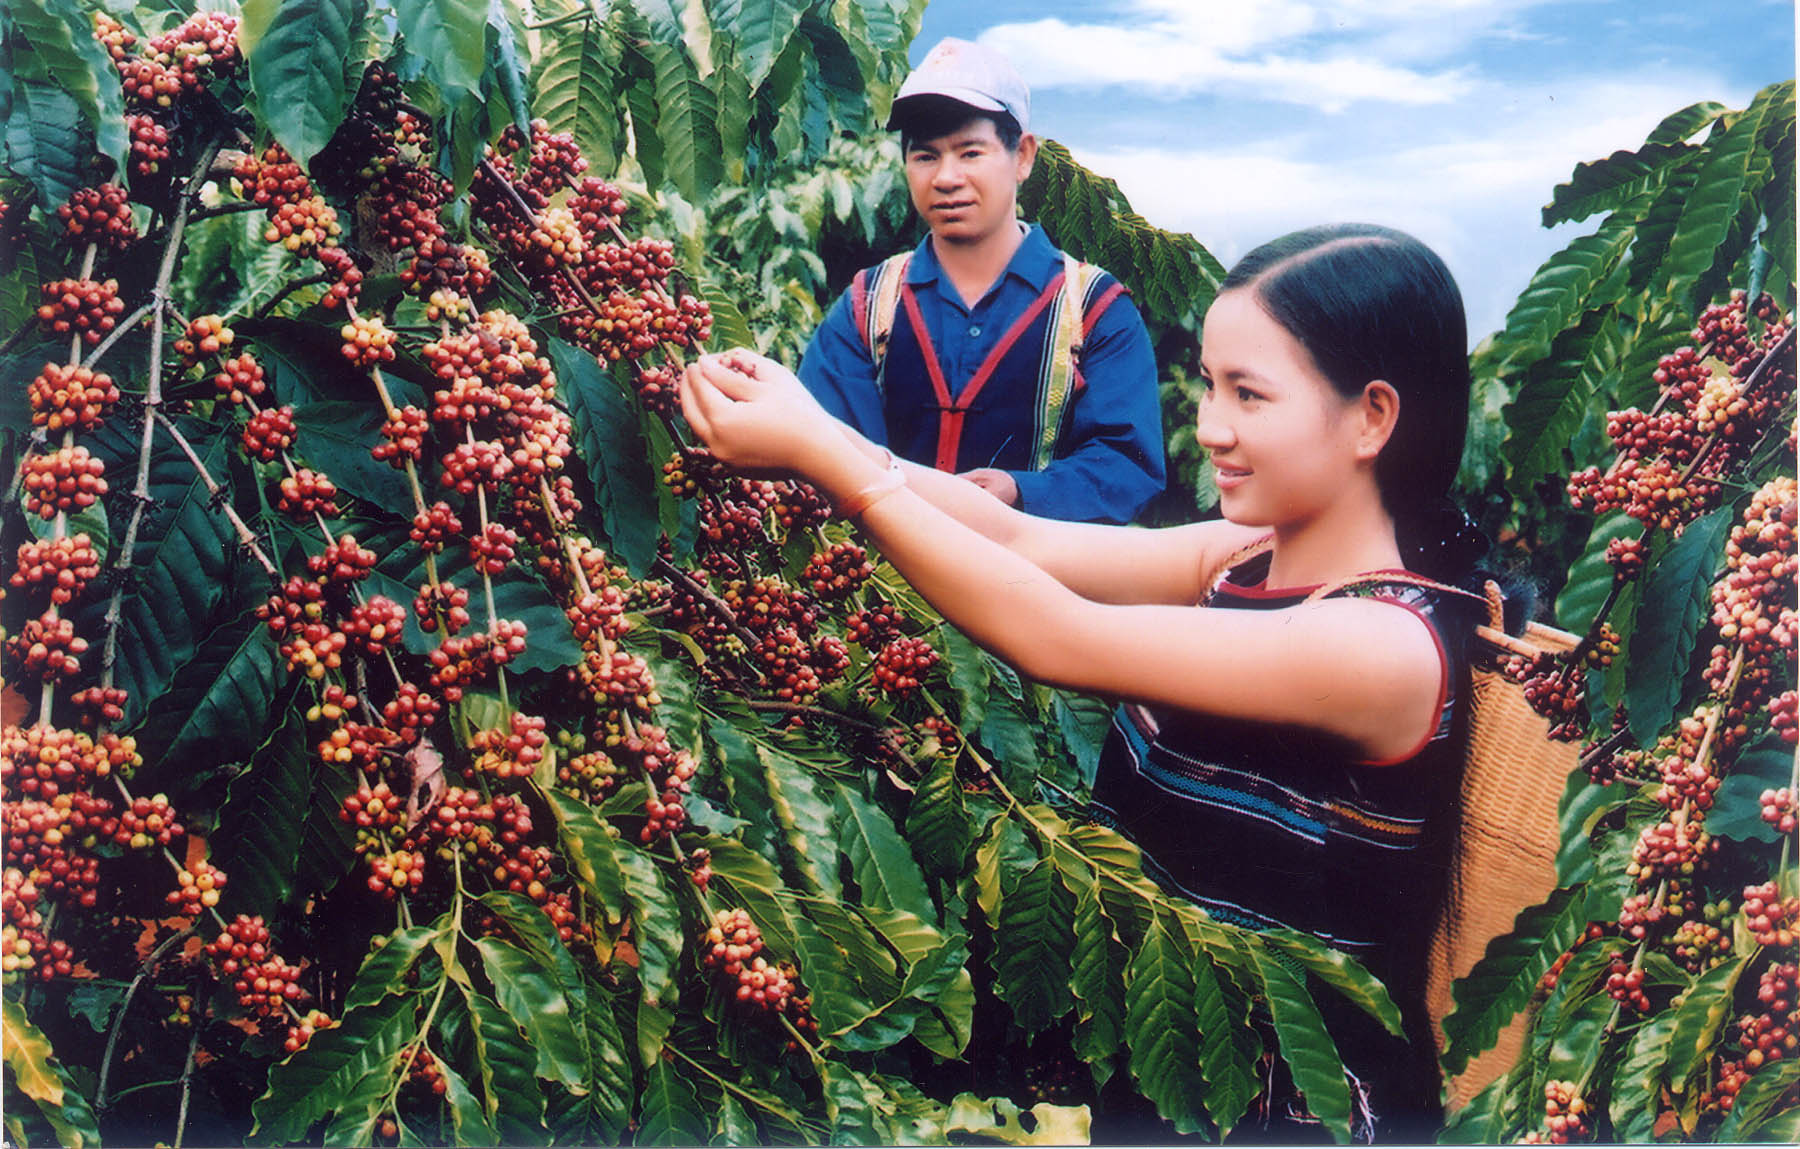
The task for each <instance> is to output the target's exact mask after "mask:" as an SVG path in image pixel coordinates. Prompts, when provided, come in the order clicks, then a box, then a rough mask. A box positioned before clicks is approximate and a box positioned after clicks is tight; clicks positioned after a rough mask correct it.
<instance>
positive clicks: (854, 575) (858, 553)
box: [800, 542, 875, 601]
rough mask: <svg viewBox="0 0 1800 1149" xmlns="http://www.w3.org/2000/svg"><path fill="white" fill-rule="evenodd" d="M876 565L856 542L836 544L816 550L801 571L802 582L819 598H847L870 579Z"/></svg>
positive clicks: (829, 599) (830, 599) (827, 599)
mask: <svg viewBox="0 0 1800 1149" xmlns="http://www.w3.org/2000/svg"><path fill="white" fill-rule="evenodd" d="M874 573H875V568H874V567H873V566H871V565H870V564H869V557H868V554H867V553H866V552H865V551H864V550H863V549H862V548H861V547H859V546H857V545H856V544H855V543H849V542H845V543H833V544H831V546H829V547H827V548H826V549H825V550H823V551H819V552H816V553H814V555H813V556H812V557H811V558H810V559H808V560H807V562H806V568H805V569H804V570H802V571H801V572H800V583H801V585H802V586H805V587H806V588H808V589H809V590H811V591H812V593H813V594H814V595H816V596H817V597H818V598H820V599H824V600H826V601H833V600H837V599H843V598H848V597H849V596H850V595H852V594H855V593H856V592H857V591H858V590H860V589H861V588H862V585H863V584H864V583H866V582H868V581H869V576H871V575H873V574H874Z"/></svg>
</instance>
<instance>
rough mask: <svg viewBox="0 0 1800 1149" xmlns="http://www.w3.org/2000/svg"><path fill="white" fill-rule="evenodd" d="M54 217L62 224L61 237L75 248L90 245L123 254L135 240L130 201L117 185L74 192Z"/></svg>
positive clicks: (134, 223) (136, 239)
mask: <svg viewBox="0 0 1800 1149" xmlns="http://www.w3.org/2000/svg"><path fill="white" fill-rule="evenodd" d="M56 218H57V219H58V220H60V221H61V222H62V225H63V235H64V237H65V238H66V239H67V240H68V241H69V245H70V246H71V247H74V248H82V247H86V246H87V245H88V244H90V243H92V244H99V245H100V246H101V247H103V248H107V249H109V250H112V251H123V250H125V249H126V248H128V247H130V246H131V245H132V244H134V243H136V242H137V241H138V231H137V223H136V221H134V220H133V219H132V218H131V203H130V200H129V198H128V197H127V195H126V192H125V189H124V188H122V187H120V186H119V185H118V184H101V185H100V186H99V187H91V188H78V189H76V190H75V191H74V192H73V193H71V194H70V196H69V198H68V200H67V201H65V202H64V203H63V205H62V206H61V207H59V208H57V209H56Z"/></svg>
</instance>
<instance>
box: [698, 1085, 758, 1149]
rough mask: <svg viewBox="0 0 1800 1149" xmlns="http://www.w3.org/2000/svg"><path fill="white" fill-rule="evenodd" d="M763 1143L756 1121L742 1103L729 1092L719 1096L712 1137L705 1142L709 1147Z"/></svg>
mask: <svg viewBox="0 0 1800 1149" xmlns="http://www.w3.org/2000/svg"><path fill="white" fill-rule="evenodd" d="M762 1142H763V1136H762V1131H761V1130H759V1129H757V1127H756V1119H755V1118H754V1117H752V1116H750V1111H749V1110H747V1109H745V1108H744V1103H743V1102H741V1101H739V1100H738V1099H737V1098H736V1097H733V1096H732V1095H731V1094H730V1093H729V1092H724V1093H721V1094H720V1095H719V1119H718V1121H717V1122H715V1123H714V1126H713V1135H712V1137H711V1139H710V1140H709V1141H708V1142H707V1144H709V1145H757V1144H761V1143H762Z"/></svg>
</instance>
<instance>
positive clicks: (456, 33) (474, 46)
mask: <svg viewBox="0 0 1800 1149" xmlns="http://www.w3.org/2000/svg"><path fill="white" fill-rule="evenodd" d="M487 14H488V9H487V5H486V4H485V3H484V2H483V0H394V18H395V22H396V23H397V24H398V25H399V32H400V34H401V35H402V36H404V37H405V38H406V48H407V51H408V52H409V53H410V54H412V55H413V56H416V57H417V58H418V59H419V60H421V61H422V62H423V63H424V65H425V75H426V76H428V77H430V78H431V79H432V80H433V81H434V82H436V84H437V86H438V87H439V88H440V89H441V90H443V91H444V92H445V93H446V94H447V95H451V96H456V95H474V94H475V93H476V92H477V91H478V90H479V85H480V83H481V73H482V68H483V66H484V65H485V64H486V63H487Z"/></svg>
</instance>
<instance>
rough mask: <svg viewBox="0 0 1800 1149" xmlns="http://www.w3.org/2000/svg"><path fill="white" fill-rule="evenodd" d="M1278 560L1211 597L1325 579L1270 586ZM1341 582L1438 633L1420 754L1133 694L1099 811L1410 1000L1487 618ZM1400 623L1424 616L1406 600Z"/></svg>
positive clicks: (1113, 741) (1416, 595)
mask: <svg viewBox="0 0 1800 1149" xmlns="http://www.w3.org/2000/svg"><path fill="white" fill-rule="evenodd" d="M1268 562H1269V556H1268V555H1267V554H1264V555H1260V556H1257V557H1256V558H1253V559H1250V560H1249V561H1248V562H1246V563H1244V564H1242V565H1241V566H1239V567H1237V568H1236V569H1234V570H1233V571H1231V572H1230V573H1229V574H1228V575H1227V576H1226V578H1224V579H1223V580H1221V582H1220V583H1219V585H1218V586H1217V587H1216V588H1215V589H1214V590H1213V592H1212V593H1211V595H1210V596H1209V597H1208V599H1207V600H1206V605H1207V606H1208V607H1210V608H1215V609H1228V610H1278V609H1281V608H1283V607H1289V606H1293V605H1296V604H1298V603H1300V602H1303V601H1305V599H1306V598H1307V596H1308V594H1309V593H1311V591H1312V590H1314V589H1316V588H1313V587H1294V588H1269V587H1266V586H1265V585H1263V581H1262V580H1263V579H1264V577H1265V576H1266V573H1267V570H1268ZM1376 578H1377V579H1378V576H1376ZM1334 595H1343V596H1350V595H1354V596H1358V597H1368V598H1375V599H1379V600H1381V601H1384V602H1390V603H1392V604H1394V605H1395V606H1396V607H1397V608H1401V609H1404V610H1406V611H1408V612H1410V613H1412V614H1413V615H1414V616H1416V617H1417V618H1419V619H1421V620H1423V621H1424V622H1425V623H1426V624H1427V625H1428V626H1430V627H1431V630H1432V633H1433V635H1434V637H1435V638H1436V639H1437V645H1438V650H1439V653H1440V655H1441V656H1442V659H1443V664H1442V665H1443V678H1442V686H1441V687H1440V699H1441V718H1440V721H1439V723H1438V726H1437V728H1436V729H1435V730H1433V731H1432V732H1431V734H1430V735H1429V736H1428V737H1427V738H1426V740H1425V741H1424V742H1423V743H1422V744H1421V745H1420V746H1419V747H1418V748H1417V749H1416V750H1415V751H1414V752H1413V753H1412V754H1410V755H1408V756H1406V757H1404V758H1402V759H1400V760H1397V761H1394V762H1388V763H1373V762H1368V761H1366V760H1360V759H1358V757H1357V756H1356V753H1355V751H1354V749H1353V748H1352V747H1351V746H1349V745H1348V743H1346V742H1345V741H1344V740H1342V739H1340V738H1337V737H1334V736H1332V735H1329V734H1326V733H1323V732H1320V731H1316V730H1309V729H1305V728H1301V727H1293V726H1281V725H1273V724H1269V723H1263V722H1251V721H1245V720H1241V719H1232V718H1225V717H1218V716H1213V715H1203V714H1196V713H1192V712H1188V711H1179V710H1165V709H1152V708H1147V707H1143V706H1138V705H1125V706H1121V707H1119V708H1118V710H1117V711H1116V712H1115V714H1114V716H1113V725H1112V730H1111V731H1110V732H1109V735H1108V738H1107V741H1106V745H1105V748H1104V749H1103V751H1102V753H1101V757H1100V764H1099V769H1098V774H1097V776H1096V778H1095V782H1094V791H1093V801H1092V806H1091V814H1092V816H1093V817H1094V818H1095V820H1096V821H1099V822H1102V823H1104V824H1107V825H1110V826H1112V827H1114V828H1115V829H1117V830H1119V831H1120V832H1121V833H1123V834H1124V835H1125V836H1126V837H1129V838H1131V839H1132V840H1133V841H1134V842H1136V843H1137V844H1138V846H1139V847H1140V848H1141V849H1142V850H1143V852H1144V869H1145V872H1146V873H1148V874H1150V876H1151V877H1153V878H1155V879H1156V880H1157V881H1158V882H1159V883H1161V884H1162V885H1163V887H1164V888H1166V889H1168V890H1170V891H1171V892H1174V893H1179V894H1181V895H1183V896H1184V897H1187V898H1189V899H1191V900H1193V901H1194V902H1196V903H1197V904H1199V905H1200V906H1201V907H1202V908H1204V909H1205V910H1207V911H1208V912H1209V913H1210V914H1211V915H1212V916H1213V917H1214V918H1216V919H1218V920H1220V921H1226V922H1233V923H1236V924H1239V925H1243V926H1248V927H1251V928H1254V929H1268V928H1276V927H1284V926H1285V927H1288V928H1291V929H1295V930H1299V931H1302V932H1304V933H1308V934H1311V935H1313V936H1314V937H1317V938H1319V939H1320V940H1322V941H1325V942H1327V943H1329V944H1331V945H1333V946H1336V947H1338V948H1339V949H1342V950H1344V951H1345V952H1347V953H1349V954H1352V955H1353V956H1355V957H1357V958H1359V959H1361V960H1362V961H1363V962H1364V964H1366V965H1368V966H1369V967H1370V968H1371V970H1372V971H1373V972H1375V973H1376V974H1377V975H1378V976H1381V977H1382V978H1383V979H1384V980H1387V981H1388V982H1389V985H1390V989H1394V990H1395V991H1396V997H1397V998H1413V997H1414V994H1415V991H1416V990H1417V988H1418V987H1417V979H1418V978H1420V977H1421V976H1422V975H1421V974H1420V973H1419V971H1418V970H1417V969H1415V968H1414V965H1415V961H1416V960H1417V959H1419V958H1421V957H1422V951H1423V936H1424V931H1425V929H1426V928H1427V927H1428V925H1429V920H1430V915H1431V910H1432V909H1433V907H1434V906H1435V904H1436V901H1437V898H1438V896H1439V895H1440V893H1441V891H1442V874H1443V868H1442V860H1441V858H1442V855H1441V852H1440V851H1441V848H1442V844H1443V841H1444V839H1445V834H1444V833H1442V832H1439V831H1440V830H1446V831H1447V829H1448V827H1447V825H1446V823H1447V820H1448V816H1449V815H1450V814H1452V813H1453V811H1451V810H1450V809H1449V807H1448V803H1449V802H1450V801H1451V800H1452V799H1453V796H1454V795H1455V793H1456V789H1455V786H1456V782H1457V775H1458V770H1459V767H1460V763H1461V758H1462V733H1463V732H1462V730H1461V723H1460V722H1459V721H1458V718H1459V711H1458V708H1457V705H1456V702H1457V698H1458V696H1459V695H1460V694H1462V693H1463V689H1464V684H1465V683H1466V682H1467V673H1466V671H1467V665H1466V653H1465V652H1466V649H1467V646H1468V642H1469V637H1470V635H1471V634H1472V633H1473V628H1474V623H1475V621H1476V619H1475V617H1474V616H1473V614H1472V613H1471V612H1470V609H1469V606H1468V605H1467V604H1466V603H1465V602H1463V601H1462V600H1461V598H1460V596H1453V595H1451V594H1448V593H1443V592H1437V591H1433V590H1431V589H1430V588H1428V587H1420V586H1415V585H1411V584H1407V583H1398V582H1396V583H1383V582H1380V581H1371V582H1361V583H1357V584H1355V585H1354V586H1351V587H1347V588H1344V589H1342V590H1340V591H1337V592H1334ZM1452 599H1455V600H1456V601H1450V600H1452ZM1395 620H1396V621H1395V625H1396V626H1411V625H1416V624H1415V623H1413V622H1412V621H1411V620H1409V619H1407V618H1405V617H1404V616H1403V615H1401V614H1400V613H1399V611H1398V610H1396V612H1395Z"/></svg>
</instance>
